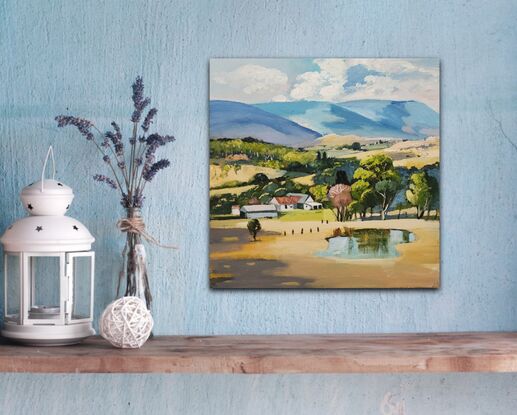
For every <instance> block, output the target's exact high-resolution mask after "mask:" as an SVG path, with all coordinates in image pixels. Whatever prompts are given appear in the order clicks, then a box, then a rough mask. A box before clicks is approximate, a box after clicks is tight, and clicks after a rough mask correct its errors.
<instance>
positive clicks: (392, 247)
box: [209, 58, 440, 289]
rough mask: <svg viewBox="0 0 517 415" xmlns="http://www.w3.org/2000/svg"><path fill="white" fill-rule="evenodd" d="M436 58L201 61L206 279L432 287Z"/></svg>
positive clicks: (436, 205) (265, 284) (268, 284)
mask: <svg viewBox="0 0 517 415" xmlns="http://www.w3.org/2000/svg"><path fill="white" fill-rule="evenodd" d="M439 94H440V68H439V61H438V60H437V59H430V58H429V59H427V58H419V59H305V58H304V59H212V60H211V61H210V106H209V112H210V137H209V139H210V286H211V287H212V288H226V289H228V288H274V289H282V288H299V289H304V288H305V289H307V288H308V289H317V288H320V289H325V288H326V289H328V288H437V287H439V284H440V274H439V272H440V269H439V264H440V257H439V253H440V115H439V112H440V107H439V98H440V97H439Z"/></svg>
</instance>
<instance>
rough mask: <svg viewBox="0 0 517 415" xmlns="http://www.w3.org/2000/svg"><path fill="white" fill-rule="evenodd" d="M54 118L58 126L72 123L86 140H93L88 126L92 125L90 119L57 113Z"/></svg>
mask: <svg viewBox="0 0 517 415" xmlns="http://www.w3.org/2000/svg"><path fill="white" fill-rule="evenodd" d="M54 119H55V120H56V121H57V126H58V127H66V126H68V125H72V126H74V127H75V128H77V129H78V130H79V132H80V133H81V134H82V135H83V136H84V137H85V138H86V139H87V140H93V134H92V133H91V131H90V128H92V127H93V123H92V122H91V121H88V120H85V119H84V118H79V117H72V116H71V115H58V116H57V117H56V118H54Z"/></svg>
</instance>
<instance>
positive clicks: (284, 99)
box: [271, 95, 287, 102]
mask: <svg viewBox="0 0 517 415" xmlns="http://www.w3.org/2000/svg"><path fill="white" fill-rule="evenodd" d="M271 101H273V102H287V97H286V96H285V95H275V96H274V97H273V98H271Z"/></svg>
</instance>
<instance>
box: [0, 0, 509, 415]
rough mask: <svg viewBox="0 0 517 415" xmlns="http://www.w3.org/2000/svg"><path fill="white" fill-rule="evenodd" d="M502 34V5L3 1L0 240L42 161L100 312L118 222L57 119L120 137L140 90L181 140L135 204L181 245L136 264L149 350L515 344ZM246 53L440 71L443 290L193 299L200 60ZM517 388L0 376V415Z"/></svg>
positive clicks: (249, 407) (202, 181) (443, 408)
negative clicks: (430, 339) (54, 168)
mask: <svg viewBox="0 0 517 415" xmlns="http://www.w3.org/2000/svg"><path fill="white" fill-rule="evenodd" d="M516 21H517V6H516V4H515V2H514V1H513V0H496V1H490V2H488V1H484V0H477V1H467V0H463V1H456V0H454V1H448V2H440V1H438V0H434V1H430V0H425V1H424V0H422V1H389V2H388V1H374V0H360V1H359V0H358V1H346V2H344V1H325V2H320V1H310V0H293V1H244V0H235V1H148V2H144V1H138V2H137V1H104V2H101V1H90V2H86V1H79V0H78V1H75V0H74V1H64V0H63V1H43V0H40V1H37V0H34V1H15V0H11V1H9V0H1V1H0V54H1V56H0V57H1V59H0V74H2V76H1V77H0V82H1V86H2V88H1V91H2V92H1V93H0V137H1V139H0V192H1V195H2V197H1V198H0V212H1V215H0V231H3V230H4V229H5V228H6V227H7V226H8V225H9V224H10V223H11V222H13V221H14V220H15V219H16V218H19V217H21V216H22V215H23V212H22V208H21V205H20V202H19V199H18V192H19V191H20V189H21V188H22V187H23V186H24V185H26V184H28V183H30V182H32V181H33V180H34V179H36V178H37V177H38V175H39V173H40V168H41V163H42V158H43V156H44V153H45V150H46V148H47V146H48V145H49V144H52V145H54V148H55V150H56V155H57V160H58V170H59V177H60V179H61V180H63V181H64V182H65V183H67V184H68V185H70V186H72V187H73V188H74V190H75V193H76V199H75V201H74V203H73V205H72V207H73V208H72V209H71V212H70V214H71V215H72V216H74V217H77V218H78V219H80V220H82V221H83V222H84V223H85V224H87V225H88V227H89V228H90V230H91V231H92V233H93V234H94V235H95V236H96V237H97V239H98V242H97V243H96V245H95V249H96V251H97V270H98V272H97V282H96V290H97V291H96V315H97V316H98V315H99V313H100V311H101V310H102V309H103V308H104V307H105V305H106V304H107V303H108V302H109V301H110V300H111V299H112V296H113V290H114V286H115V280H116V275H117V272H118V268H117V266H116V262H117V260H118V257H117V255H119V253H120V249H121V244H122V238H121V236H120V235H119V234H118V232H117V230H116V228H115V225H114V224H115V222H116V220H117V219H118V218H119V217H120V215H121V214H122V211H121V209H120V208H119V205H118V200H117V197H116V195H115V194H114V193H110V191H109V190H108V189H105V188H104V187H101V186H97V185H96V184H95V183H94V182H93V181H92V180H91V176H92V175H93V174H94V173H97V172H102V171H103V170H102V169H103V167H102V163H101V162H100V161H99V160H98V156H97V155H96V154H95V153H94V151H93V149H92V148H91V146H89V145H88V144H89V143H87V142H85V141H84V140H83V139H82V138H80V137H78V136H77V134H75V133H74V132H73V131H72V130H64V131H63V130H58V129H57V128H56V127H55V123H54V122H53V117H54V116H55V115H56V114H59V113H63V112H67V110H68V112H69V113H73V114H78V115H84V116H88V117H91V118H92V119H94V120H95V121H96V122H97V123H98V124H99V126H101V127H106V126H107V125H108V122H109V121H111V119H112V118H113V119H115V120H117V121H120V122H125V121H126V120H127V118H128V116H129V114H130V110H131V109H130V101H129V94H130V89H129V86H130V84H131V82H132V80H133V79H134V77H135V76H136V75H137V74H142V75H143V76H144V78H145V81H146V85H147V87H148V89H147V91H148V92H149V94H151V96H152V98H153V103H154V104H155V105H156V106H157V107H158V108H159V110H160V112H159V120H158V122H157V124H156V125H157V127H158V128H159V130H160V131H162V132H166V133H169V132H173V133H174V134H175V135H176V136H177V142H176V143H175V144H173V145H172V146H171V147H169V148H168V149H166V151H165V152H164V154H165V155H167V156H168V157H169V158H170V159H171V161H172V165H173V167H172V171H170V172H169V174H165V175H162V176H161V177H158V178H157V180H156V182H154V183H153V185H152V186H149V188H148V190H149V192H148V195H147V205H146V208H145V215H146V217H147V218H148V225H149V228H150V230H152V232H153V233H154V234H155V235H156V236H157V237H158V238H159V239H161V240H162V241H170V242H176V243H178V244H179V245H180V246H181V249H180V250H179V251H178V252H169V251H165V250H159V249H156V250H153V251H152V252H151V255H152V260H151V261H152V262H151V270H150V273H151V276H152V285H153V292H154V294H155V305H154V316H155V320H156V330H155V331H156V333H157V334H165V333H169V334H213V333H219V334H220V333H231V334H240V333H325V332H382V331H437V330H442V331H453V330H516V329H517V306H516V304H517V278H516V271H517V255H516V254H515V251H516V238H515V235H516V231H517V214H516V213H515V206H516V205H517V193H516V192H515V180H516V178H517V163H516V159H517V150H516V149H515V148H513V147H512V146H511V145H510V144H509V142H508V141H507V140H506V139H505V138H504V136H503V135H502V134H501V132H500V130H499V129H498V124H497V122H496V121H495V120H494V117H495V118H496V119H497V120H500V121H501V123H502V125H503V128H504V130H505V132H506V134H507V135H508V137H510V138H513V139H514V140H516V141H517V117H516V116H515V114H516V109H517V108H516V107H517V76H516V68H517V54H516V53H515V44H516V41H517V27H516V25H515V22H516ZM248 56H258V57H275V56H278V57H290V56H292V57H297V56H314V57H333V56H336V57H340V56H344V57H427V56H430V57H439V58H440V60H441V67H442V172H443V173H442V174H443V176H442V177H443V186H442V215H443V216H442V217H443V220H442V232H443V234H442V287H441V289H440V290H436V291H420V290H414V291H377V290H374V291H330V290H329V291H282V292H278V291H211V290H210V289H209V288H208V280H207V268H208V261H207V245H208V242H207V228H208V226H207V210H208V206H207V205H208V197H207V193H208V171H207V170H208V169H207V162H208V157H207V97H208V60H209V58H210V57H248ZM492 112H493V116H492ZM126 126H127V123H126ZM516 385H517V376H514V375H446V376H435V375H433V376H406V375H400V376H388V375H382V376H380V375H379V376H373V375H372V376H370V375H369V376H258V377H245V378H242V377H228V376H75V375H74V376H72V375H71V376H28V375H0V398H2V399H0V413H1V414H25V413H29V412H34V408H38V412H40V413H59V412H65V411H67V412H69V411H71V410H73V411H74V412H76V413H81V414H82V413H135V414H137V413H144V409H145V412H146V413H149V414H151V413H153V414H154V413H182V414H186V413H196V414H197V413H314V414H322V413H329V414H336V413H350V414H377V413H380V412H379V411H380V409H379V405H380V402H381V400H382V399H383V397H384V396H385V394H386V393H388V392H391V393H395V394H398V395H397V397H396V398H395V399H398V400H399V401H401V400H403V401H404V402H405V407H406V411H405V412H406V413H407V414H436V413H454V414H478V413H480V414H481V413H482V414H485V413H486V414H495V413H498V414H503V413H512V412H514V411H515V408H516V407H517V401H516V399H517V398H516V396H517V386H516ZM78 395H79V397H78V398H76V397H77V396H78ZM145 397H147V398H145ZM144 399H148V402H147V403H145V404H144V402H145V401H144ZM62 401H63V403H62ZM64 401H68V403H65V402H64ZM101 408H105V410H103V409H101ZM167 408H168V409H167ZM166 409H167V410H166Z"/></svg>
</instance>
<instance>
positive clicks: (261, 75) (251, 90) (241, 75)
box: [210, 64, 289, 102]
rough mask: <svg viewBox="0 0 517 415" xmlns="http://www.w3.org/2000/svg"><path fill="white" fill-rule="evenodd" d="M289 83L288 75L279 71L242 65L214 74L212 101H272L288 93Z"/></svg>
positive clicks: (258, 66)
mask: <svg viewBox="0 0 517 415" xmlns="http://www.w3.org/2000/svg"><path fill="white" fill-rule="evenodd" d="M288 81H289V79H288V77H287V75H286V74H285V73H284V72H282V71H280V70H279V69H275V68H266V67H264V66H260V65H251V64H249V65H242V66H239V67H238V68H236V69H234V70H233V71H231V72H219V73H216V74H214V75H213V76H212V81H211V86H210V87H211V96H212V99H233V100H241V101H242V102H260V101H270V100H272V99H273V97H280V96H282V95H283V94H285V93H287V92H288V89H289V83H288ZM221 86H222V88H221ZM283 96H284V98H285V99H287V98H286V97H285V95H283Z"/></svg>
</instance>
